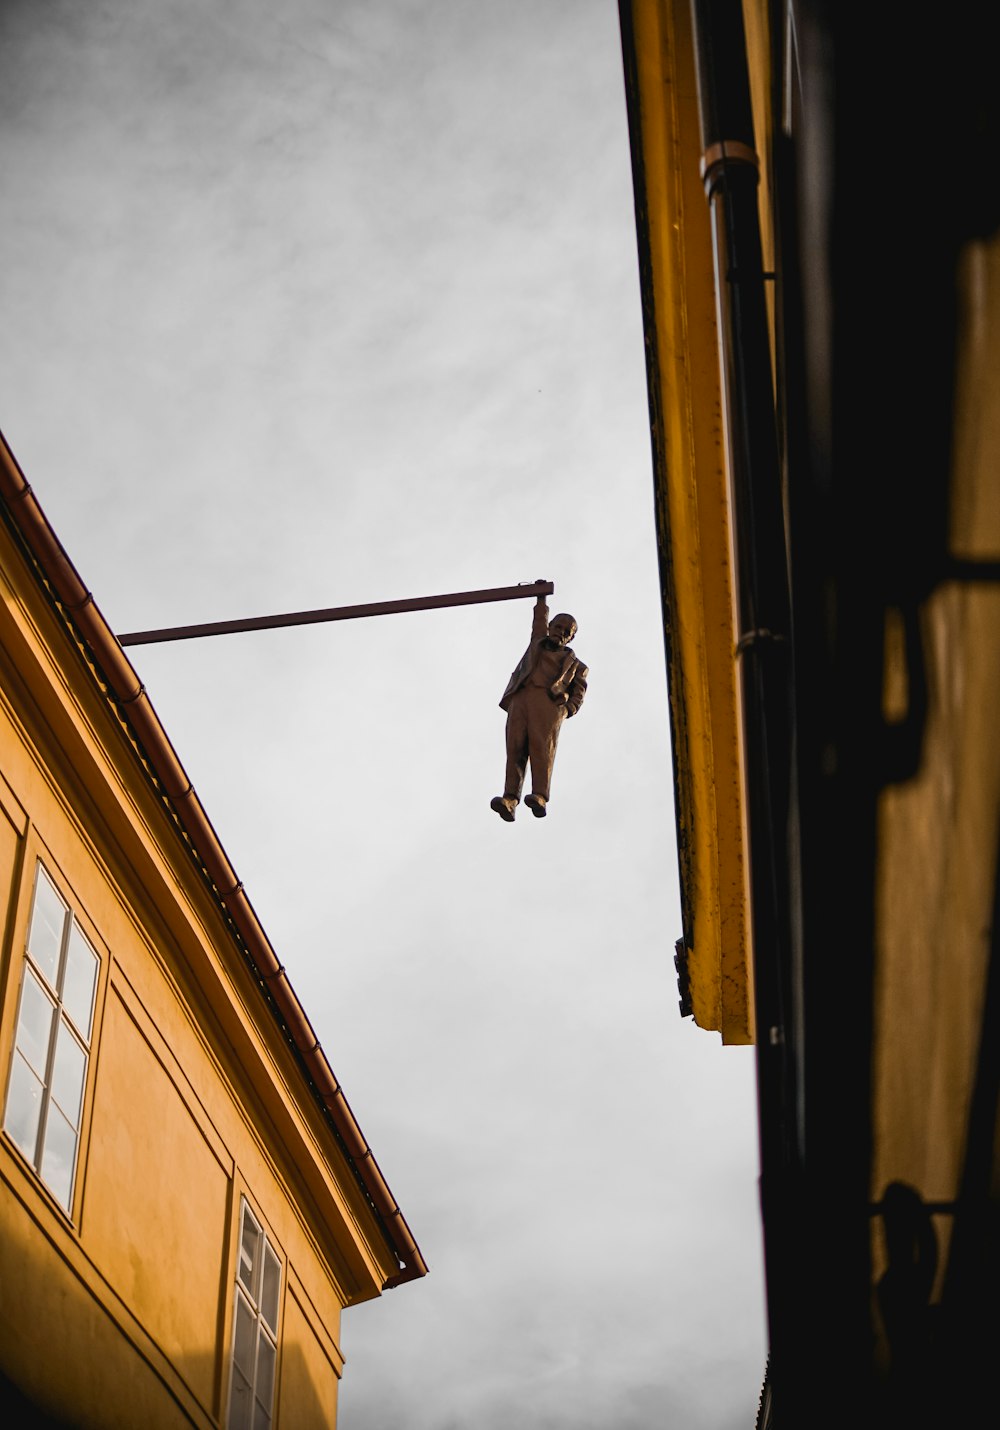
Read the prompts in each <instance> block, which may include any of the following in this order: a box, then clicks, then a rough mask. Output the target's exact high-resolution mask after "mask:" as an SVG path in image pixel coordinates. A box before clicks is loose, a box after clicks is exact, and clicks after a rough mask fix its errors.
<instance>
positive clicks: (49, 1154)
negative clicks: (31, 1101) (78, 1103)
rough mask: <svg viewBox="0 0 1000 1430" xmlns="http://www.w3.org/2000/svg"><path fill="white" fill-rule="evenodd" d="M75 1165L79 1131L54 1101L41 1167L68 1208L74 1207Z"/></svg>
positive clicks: (40, 1169)
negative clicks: (71, 1198) (72, 1202)
mask: <svg viewBox="0 0 1000 1430" xmlns="http://www.w3.org/2000/svg"><path fill="white" fill-rule="evenodd" d="M75 1165H76V1133H75V1131H74V1130H73V1128H72V1127H71V1126H70V1125H69V1123H68V1122H67V1121H66V1119H65V1117H63V1115H62V1113H61V1112H60V1111H59V1109H58V1107H55V1106H53V1104H52V1103H51V1102H50V1103H49V1114H48V1117H47V1118H46V1119H45V1143H44V1146H43V1148H42V1165H41V1167H40V1168H39V1171H40V1173H41V1178H42V1181H43V1182H44V1183H45V1185H46V1186H47V1187H48V1189H49V1191H50V1192H51V1193H52V1194H53V1196H55V1197H58V1199H59V1201H60V1202H62V1204H63V1206H64V1207H65V1208H66V1210H67V1211H69V1210H70V1196H71V1194H72V1191H73V1168H74V1166H75Z"/></svg>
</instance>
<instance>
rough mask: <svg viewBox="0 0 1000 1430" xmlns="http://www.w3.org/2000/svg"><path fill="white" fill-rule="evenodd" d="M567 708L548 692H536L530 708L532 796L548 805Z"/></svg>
mask: <svg viewBox="0 0 1000 1430" xmlns="http://www.w3.org/2000/svg"><path fill="white" fill-rule="evenodd" d="M565 717H566V707H565V706H563V705H554V704H553V703H552V701H551V700H550V699H549V695H548V692H547V691H545V690H539V689H533V690H532V691H531V703H530V705H529V707H528V753H529V755H530V758H531V793H532V795H533V796H534V797H535V798H536V799H541V800H543V801H544V802H545V803H546V804H547V803H548V799H549V790H550V789H551V786H552V766H553V764H554V763H555V758H556V744H557V743H558V740H559V729H560V726H561V725H562V722H563V720H564V719H565Z"/></svg>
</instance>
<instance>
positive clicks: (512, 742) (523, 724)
mask: <svg viewBox="0 0 1000 1430" xmlns="http://www.w3.org/2000/svg"><path fill="white" fill-rule="evenodd" d="M526 705H527V700H526V692H525V691H523V690H519V691H518V692H517V694H516V695H514V697H513V698H512V700H511V702H510V708H509V709H508V711H507V773H506V775H505V776H504V785H503V795H504V799H512V800H513V801H514V803H515V804H516V803H517V801H518V800H519V799H520V798H521V790H522V788H523V787H524V772H525V770H526V768H527V765H528V715H527V709H526Z"/></svg>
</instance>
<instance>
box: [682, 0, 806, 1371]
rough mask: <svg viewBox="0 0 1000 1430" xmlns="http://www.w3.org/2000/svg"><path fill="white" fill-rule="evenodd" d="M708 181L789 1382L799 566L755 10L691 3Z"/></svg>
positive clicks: (797, 1150)
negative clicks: (759, 109)
mask: <svg viewBox="0 0 1000 1430" xmlns="http://www.w3.org/2000/svg"><path fill="white" fill-rule="evenodd" d="M691 13H692V18H693V21H694V34H695V57H696V64H697V72H698V98H699V108H700V117H701V130H702V147H703V158H702V176H703V179H704V183H705V191H706V195H707V197H708V202H709V207H710V212H711V223H712V244H713V252H714V258H715V270H716V279H715V282H716V298H717V305H718V329H719V349H720V353H719V355H720V365H721V370H722V386H723V396H724V411H725V424H724V426H725V433H726V456H727V463H728V468H729V473H730V492H731V506H732V511H733V544H734V548H735V565H736V596H737V599H736V605H737V612H736V619H737V631H736V635H737V641H736V657H737V661H738V664H739V676H740V688H741V694H742V707H743V728H744V748H745V779H746V801H747V805H746V807H747V817H748V845H749V867H750V919H751V932H752V949H753V965H754V996H755V1004H756V1012H757V1039H756V1058H757V1096H758V1109H759V1111H758V1116H759V1129H760V1158H761V1183H760V1195H761V1213H762V1218H763V1222H764V1229H765V1265H766V1273H767V1282H768V1312H769V1320H770V1332H771V1352H772V1358H773V1364H774V1369H775V1375H776V1376H777V1375H778V1374H779V1373H780V1372H781V1371H783V1370H784V1369H785V1367H786V1365H787V1364H788V1363H789V1362H790V1361H791V1360H792V1359H793V1358H792V1357H791V1356H788V1355H787V1351H788V1348H789V1341H788V1332H789V1331H790V1330H793V1328H794V1314H795V1303H794V1291H793V1288H794V1285H795V1275H796V1268H795V1265H794V1259H795V1248H796V1242H797V1238H796V1236H795V1233H794V1231H793V1230H792V1228H793V1211H794V1209H795V1206H796V1204H797V1198H796V1195H795V1191H796V1187H797V1177H798V1175H799V1174H800V1171H801V1166H802V1156H803V1152H804V1148H803V1144H802V1137H801V1119H800V1108H799V1104H798V1099H797V1095H796V1088H797V1085H798V1081H797V1068H796V1059H797V1058H798V1057H799V1056H800V1055H801V1043H802V1028H801V1020H800V1018H799V1016H798V1015H797V1012H796V1008H795V1003H794V1000H793V998H792V994H791V948H792V937H791V930H792V903H791V880H790V874H789V870H790V868H791V867H792V866H793V863H794V840H793V836H792V832H791V831H792V786H791V775H792V764H793V733H794V727H793V719H792V664H791V612H790V597H789V583H788V556H787V546H786V535H785V522H784V511H783V503H782V490H781V467H780V462H779V455H778V439H777V422H776V413H775V400H774V381H773V373H772V357H771V340H770V328H769V323H768V314H767V302H766V296H765V283H766V281H767V280H768V278H769V277H771V276H773V275H765V273H764V267H763V256H762V244H761V229H760V217H759V212H758V197H757V195H758V184H759V159H758V157H757V153H756V147H755V140H754V128H753V114H752V107H751V95H750V80H749V73H748V67H747V49H746V35H745V30H744V22H743V8H742V4H741V0H691Z"/></svg>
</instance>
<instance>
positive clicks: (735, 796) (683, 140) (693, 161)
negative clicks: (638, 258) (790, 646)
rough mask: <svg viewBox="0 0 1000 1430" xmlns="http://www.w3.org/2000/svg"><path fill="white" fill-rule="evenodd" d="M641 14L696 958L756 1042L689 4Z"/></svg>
mask: <svg viewBox="0 0 1000 1430" xmlns="http://www.w3.org/2000/svg"><path fill="white" fill-rule="evenodd" d="M631 13H632V21H633V26H634V34H635V48H636V64H637V88H638V95H637V99H638V111H639V120H640V140H641V174H637V176H636V183H637V193H638V198H639V207H640V229H641V227H642V225H643V224H645V228H646V234H647V238H648V244H649V265H650V272H649V274H648V275H647V282H646V290H647V315H646V324H647V333H648V331H649V327H650V319H652V324H653V332H654V336H655V341H654V343H653V352H652V359H651V363H652V375H651V385H652V404H653V409H654V418H653V445H654V463H655V481H656V499H657V503H658V505H659V508H660V513H659V516H660V519H659V529H660V532H661V539H662V540H663V541H664V543H665V544H664V549H662V550H661V553H660V556H661V571H663V572H664V573H665V582H666V587H667V589H666V591H665V600H666V604H667V618H668V626H669V631H668V640H669V663H670V696H671V706H672V717H673V718H672V724H673V734H674V761H675V771H676V779H675V786H676V798H677V812H678V833H679V843H680V864H681V883H682V897H683V900H684V925H685V937H686V941H687V946H688V953H687V959H688V971H689V977H690V985H691V997H692V1004H693V1011H694V1018H695V1021H696V1022H697V1023H698V1025H699V1026H700V1027H703V1028H709V1029H715V1030H717V1031H719V1032H720V1033H721V1034H722V1039H723V1042H725V1043H747V1042H751V1041H752V1040H753V1013H752V991H751V990H752V980H751V977H750V968H749V958H750V951H749V925H748V913H747V909H748V905H747V887H746V871H745V853H744V850H745V828H744V807H743V793H742V790H743V785H742V775H741V766H740V759H741V734H740V728H741V727H740V711H739V697H738V687H737V672H736V664H735V645H736V640H735V633H734V619H733V589H732V556H731V549H730V518H729V500H728V487H727V474H726V467H725V455H724V443H723V421H722V398H721V392H720V379H719V355H718V346H717V325H716V306H715V286H714V277H713V265H712V248H711V234H710V228H709V213H708V204H707V201H706V198H705V193H704V189H703V187H702V184H701V180H700V177H699V161H700V129H699V121H698V107H697V90H696V81H695V72H694V58H693V48H692V37H691V31H690V16H689V12H688V6H687V5H686V4H673V3H671V0H634V3H633V4H632V6H631ZM650 292H651V294H652V308H651V312H650V311H649V301H648V295H649V293H650Z"/></svg>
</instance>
